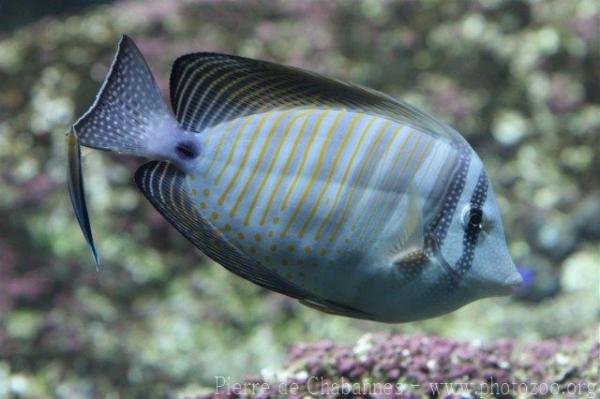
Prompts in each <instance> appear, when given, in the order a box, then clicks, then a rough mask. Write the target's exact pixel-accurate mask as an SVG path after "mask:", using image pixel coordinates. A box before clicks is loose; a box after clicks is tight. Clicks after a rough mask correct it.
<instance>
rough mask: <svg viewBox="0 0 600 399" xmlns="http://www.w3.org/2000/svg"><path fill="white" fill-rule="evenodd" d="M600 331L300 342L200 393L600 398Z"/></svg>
mask: <svg viewBox="0 0 600 399" xmlns="http://www.w3.org/2000/svg"><path fill="white" fill-rule="evenodd" d="M598 332H600V330H598V329H593V330H590V331H588V332H586V333H582V334H579V335H577V336H575V337H572V338H571V337H569V338H567V337H563V338H558V339H551V340H545V341H540V342H536V343H521V342H518V341H515V340H510V339H500V340H497V341H494V342H490V343H482V342H477V341H476V342H468V341H457V340H452V339H448V338H443V337H438V336H429V335H389V334H369V335H365V336H363V337H362V338H361V339H360V340H359V341H358V342H357V343H356V344H355V345H354V347H350V346H344V345H339V344H336V343H334V342H331V341H321V342H316V343H312V344H303V345H295V346H293V347H291V348H290V350H289V352H288V357H287V360H286V363H285V366H284V367H283V369H281V370H278V371H276V372H273V371H263V378H249V379H246V380H242V381H241V382H240V383H235V382H232V381H226V380H217V381H216V386H215V391H214V393H212V394H205V395H199V396H198V398H223V397H247V398H267V397H271V398H274V397H284V396H286V395H289V397H298V398H302V397H306V396H307V395H308V396H310V397H327V398H337V397H348V396H352V397H370V398H422V397H427V398H431V397H440V398H478V397H481V396H484V397H486V396H485V395H488V396H494V397H502V398H506V399H509V398H520V397H529V396H533V397H546V396H562V397H573V398H574V397H587V398H594V397H596V395H598V394H600V374H599V373H600V358H599V357H598V355H599V354H600V342H599V341H598V339H597V338H598V337H597V334H598ZM283 393H285V394H283Z"/></svg>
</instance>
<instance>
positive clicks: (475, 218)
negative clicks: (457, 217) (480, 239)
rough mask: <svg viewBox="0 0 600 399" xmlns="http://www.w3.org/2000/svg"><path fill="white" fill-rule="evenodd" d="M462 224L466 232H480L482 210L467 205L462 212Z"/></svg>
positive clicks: (482, 219)
mask: <svg viewBox="0 0 600 399" xmlns="http://www.w3.org/2000/svg"><path fill="white" fill-rule="evenodd" d="M462 223H463V226H464V227H465V229H467V230H472V231H479V230H481V229H482V228H483V223H484V218H483V210H482V209H481V208H479V207H474V206H470V205H467V206H466V207H465V209H463V212H462Z"/></svg>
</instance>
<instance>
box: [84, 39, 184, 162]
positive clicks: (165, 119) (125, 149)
mask: <svg viewBox="0 0 600 399" xmlns="http://www.w3.org/2000/svg"><path fill="white" fill-rule="evenodd" d="M177 126H178V124H177V122H176V121H175V119H174V118H173V117H172V116H171V114H170V112H169V110H168V108H167V105H166V104H165V102H164V101H163V99H162V97H161V96H160V92H159V90H158V87H157V85H156V82H155V81H154V77H153V76H152V73H151V71H150V68H149V67H148V64H147V63H146V61H145V60H144V57H143V56H142V54H141V53H140V51H139V50H138V48H137V46H136V45H135V43H134V42H133V40H131V39H130V38H129V37H127V36H123V37H122V38H121V40H120V41H119V44H118V48H117V53H116V55H115V58H114V60H113V63H112V65H111V67H110V70H109V72H108V75H107V76H106V79H105V80H104V83H103V84H102V87H101V88H100V91H99V93H98V95H97V96H96V100H95V101H94V104H93V105H92V106H91V107H90V109H89V110H88V111H87V112H86V113H85V114H84V115H83V116H82V117H81V118H79V120H77V122H75V124H74V125H73V130H75V132H76V134H77V138H78V139H79V142H80V143H81V145H84V146H86V147H92V148H97V149H102V150H111V151H115V152H119V153H128V154H132V155H137V156H145V157H152V156H153V155H155V154H154V151H153V149H155V148H159V147H161V141H162V140H163V139H162V136H164V135H165V130H166V129H165V128H172V129H176V127H177Z"/></svg>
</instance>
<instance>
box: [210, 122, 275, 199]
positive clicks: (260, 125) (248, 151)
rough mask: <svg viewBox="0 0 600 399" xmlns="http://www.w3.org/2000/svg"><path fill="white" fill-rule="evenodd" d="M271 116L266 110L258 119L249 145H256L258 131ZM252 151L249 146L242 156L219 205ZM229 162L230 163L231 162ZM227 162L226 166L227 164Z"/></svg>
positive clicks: (237, 138)
mask: <svg viewBox="0 0 600 399" xmlns="http://www.w3.org/2000/svg"><path fill="white" fill-rule="evenodd" d="M270 116H271V113H270V112H266V113H265V114H264V115H263V116H262V117H261V118H260V120H259V121H258V123H257V124H256V126H254V130H253V131H252V134H251V136H250V140H249V141H248V144H249V145H254V142H255V141H256V136H258V133H259V132H260V130H261V129H262V126H263V125H264V124H265V121H266V120H267V119H268V118H269V117H270ZM240 136H241V134H240V135H239V136H238V137H236V143H235V144H234V145H236V146H237V141H239V138H240ZM234 151H235V149H233V150H232V151H231V153H230V154H233V152H234ZM250 153H252V150H251V147H249V148H247V149H246V151H245V152H244V157H243V158H242V162H241V163H240V164H239V165H237V166H236V169H235V173H234V175H233V178H232V179H231V180H229V183H228V184H227V187H226V188H225V191H224V192H223V194H221V196H220V197H219V200H218V201H217V203H218V204H219V205H223V203H224V202H225V198H226V197H227V195H228V194H229V192H230V191H231V189H232V188H233V186H234V185H235V183H236V181H237V179H238V177H239V176H240V173H242V170H244V167H245V166H246V162H248V158H249V157H250ZM227 164H229V162H228V163H227ZM227 164H226V165H225V166H227ZM221 175H222V174H221ZM219 178H220V176H219V177H217V179H219Z"/></svg>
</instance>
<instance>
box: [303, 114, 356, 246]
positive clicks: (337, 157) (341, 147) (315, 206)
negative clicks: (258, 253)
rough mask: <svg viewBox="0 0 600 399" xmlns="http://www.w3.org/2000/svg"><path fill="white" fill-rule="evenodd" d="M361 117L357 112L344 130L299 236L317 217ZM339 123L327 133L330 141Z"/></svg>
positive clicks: (337, 121)
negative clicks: (327, 173) (321, 186)
mask: <svg viewBox="0 0 600 399" xmlns="http://www.w3.org/2000/svg"><path fill="white" fill-rule="evenodd" d="M340 115H342V114H340ZM360 117H361V115H360V114H359V115H356V114H355V115H354V116H353V117H352V120H351V121H350V126H348V131H346V132H344V138H343V139H342V142H341V143H340V145H339V147H338V149H337V151H336V153H335V155H334V157H333V163H332V164H331V168H330V169H329V175H328V176H327V180H326V181H325V184H323V188H322V189H321V192H320V193H319V196H318V198H317V201H316V202H315V203H314V204H313V206H312V208H311V210H310V213H309V215H308V218H307V219H306V220H305V221H304V225H302V228H301V229H300V232H299V234H298V238H302V237H303V236H304V233H305V232H306V229H307V228H308V226H309V225H310V223H311V222H312V220H313V218H314V217H315V214H316V213H317V209H318V208H319V205H320V203H321V200H322V199H323V195H325V192H326V191H327V189H328V188H329V184H330V183H331V179H332V178H333V174H334V173H335V170H336V168H337V164H338V162H339V160H340V157H341V155H342V153H343V152H344V150H345V149H346V145H347V144H348V140H349V139H350V137H351V136H352V133H353V132H354V127H355V126H356V123H357V122H358V121H359V119H360ZM338 123H339V119H338V120H336V122H335V123H334V126H332V127H331V128H330V129H329V132H328V134H327V139H328V141H329V140H331V133H332V132H333V131H334V130H335V128H336V127H337V124H338ZM317 239H319V238H317Z"/></svg>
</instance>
